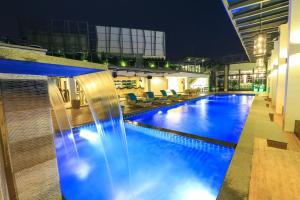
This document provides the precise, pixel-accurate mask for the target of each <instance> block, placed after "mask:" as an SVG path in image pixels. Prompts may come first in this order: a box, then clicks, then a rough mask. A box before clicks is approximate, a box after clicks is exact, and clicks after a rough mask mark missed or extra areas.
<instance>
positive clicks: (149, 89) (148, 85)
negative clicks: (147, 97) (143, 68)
mask: <svg viewBox="0 0 300 200" xmlns="http://www.w3.org/2000/svg"><path fill="white" fill-rule="evenodd" d="M151 79H152V77H151V78H150V77H147V78H146V86H147V90H146V91H147V92H150V91H151Z"/></svg>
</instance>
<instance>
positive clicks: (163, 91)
mask: <svg viewBox="0 0 300 200" xmlns="http://www.w3.org/2000/svg"><path fill="white" fill-rule="evenodd" d="M160 92H161V94H162V96H163V97H164V98H167V99H169V100H171V101H179V100H181V99H180V98H179V97H176V96H173V95H172V96H169V95H168V94H167V92H166V90H160Z"/></svg>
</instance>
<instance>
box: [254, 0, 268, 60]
mask: <svg viewBox="0 0 300 200" xmlns="http://www.w3.org/2000/svg"><path fill="white" fill-rule="evenodd" d="M260 10H261V11H262V3H261V4H260ZM261 19H262V12H261V13H260V32H259V33H258V34H257V35H256V36H255V38H254V48H253V54H254V56H255V57H263V56H264V55H266V53H267V34H266V33H263V32H262V20H261Z"/></svg>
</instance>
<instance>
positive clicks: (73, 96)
mask: <svg viewBox="0 0 300 200" xmlns="http://www.w3.org/2000/svg"><path fill="white" fill-rule="evenodd" d="M68 82H69V87H70V99H71V101H72V100H76V99H77V94H76V80H75V79H74V78H68Z"/></svg>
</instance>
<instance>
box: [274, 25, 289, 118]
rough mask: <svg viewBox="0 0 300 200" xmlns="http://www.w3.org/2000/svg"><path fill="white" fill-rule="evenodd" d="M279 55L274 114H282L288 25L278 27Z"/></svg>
mask: <svg viewBox="0 0 300 200" xmlns="http://www.w3.org/2000/svg"><path fill="white" fill-rule="evenodd" d="M279 31H280V37H279V53H278V65H279V67H278V74H277V93H276V113H278V114H282V111H283V105H284V96H285V81H286V67H287V64H286V59H287V44H288V25H287V24H283V25H281V26H280V27H279Z"/></svg>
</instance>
